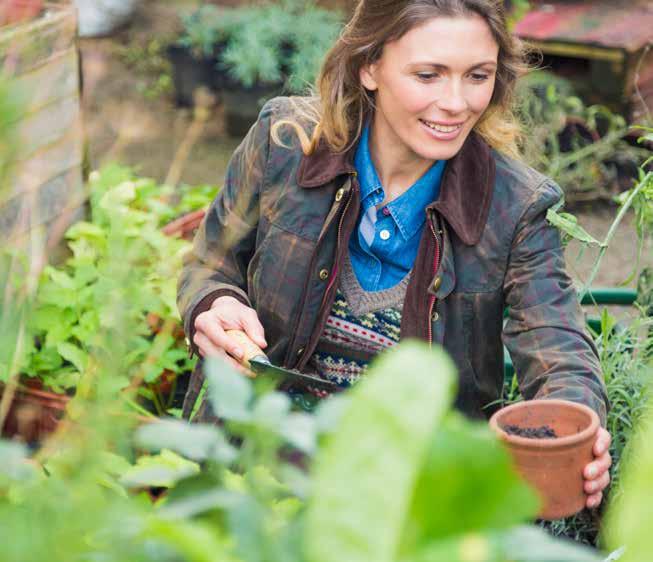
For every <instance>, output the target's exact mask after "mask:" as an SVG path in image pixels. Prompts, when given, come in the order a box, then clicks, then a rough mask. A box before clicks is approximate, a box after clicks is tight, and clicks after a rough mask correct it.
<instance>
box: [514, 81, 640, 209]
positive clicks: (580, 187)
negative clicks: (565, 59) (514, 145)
mask: <svg viewBox="0 0 653 562" xmlns="http://www.w3.org/2000/svg"><path fill="white" fill-rule="evenodd" d="M518 99H519V105H518V114H519V115H520V118H521V119H522V121H523V122H524V123H525V125H526V129H527V130H528V136H527V137H525V138H524V143H523V147H522V152H523V154H524V157H525V159H526V161H527V162H528V163H529V164H530V165H531V166H533V167H534V168H535V169H537V170H539V171H540V172H542V173H543V174H545V175H547V176H549V177H551V178H553V179H554V180H555V181H556V182H557V183H558V184H560V185H561V186H562V188H563V189H564V191H565V198H566V200H567V202H568V203H569V204H571V205H573V204H575V203H578V202H581V201H594V200H608V201H609V200H612V198H613V197H614V196H615V195H616V194H619V193H620V192H621V191H623V190H624V186H627V187H630V184H631V183H632V180H631V174H634V173H635V172H636V169H637V162H640V161H642V160H643V159H644V158H645V157H646V155H647V152H646V151H645V150H643V149H640V148H638V147H634V146H631V145H630V144H629V143H628V142H627V141H626V138H625V137H626V135H627V133H628V129H629V128H628V126H627V124H626V122H625V120H624V119H623V117H621V116H619V115H616V114H614V113H612V112H611V111H610V110H609V109H607V108H606V107H603V106H598V105H592V106H589V107H588V106H585V105H584V104H583V102H582V101H581V100H580V98H578V97H577V96H576V95H575V94H574V92H573V88H572V87H571V85H570V83H569V82H568V81H566V80H565V79H563V78H559V77H557V76H555V75H552V74H550V73H548V72H546V71H536V72H532V73H531V74H529V75H528V76H526V77H524V78H523V79H522V80H520V83H519V87H518Z"/></svg>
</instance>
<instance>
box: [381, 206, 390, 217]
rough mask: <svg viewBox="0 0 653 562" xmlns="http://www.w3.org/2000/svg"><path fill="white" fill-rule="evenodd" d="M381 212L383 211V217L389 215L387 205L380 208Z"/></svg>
mask: <svg viewBox="0 0 653 562" xmlns="http://www.w3.org/2000/svg"><path fill="white" fill-rule="evenodd" d="M381 212H382V213H383V216H384V217H387V216H389V215H390V209H388V208H387V207H383V209H381Z"/></svg>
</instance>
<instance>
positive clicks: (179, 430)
mask: <svg viewBox="0 0 653 562" xmlns="http://www.w3.org/2000/svg"><path fill="white" fill-rule="evenodd" d="M136 441H137V443H138V444H139V445H140V446H141V447H144V448H146V449H148V450H161V449H171V450H173V451H175V452H177V453H179V454H180V455H182V456H184V457H188V458H189V459H193V460H196V461H203V460H209V459H212V460H216V461H218V462H222V463H225V464H228V463H230V462H232V461H233V460H234V459H235V458H236V456H237V453H236V450H235V449H234V448H233V447H232V446H231V445H229V444H228V443H227V442H226V440H225V438H224V437H223V435H222V434H221V433H220V431H219V430H218V428H216V427H212V426H209V425H190V424H188V423H186V422H182V421H178V420H161V421H157V422H154V423H150V424H148V425H145V426H143V427H140V428H139V429H138V430H137V432H136Z"/></svg>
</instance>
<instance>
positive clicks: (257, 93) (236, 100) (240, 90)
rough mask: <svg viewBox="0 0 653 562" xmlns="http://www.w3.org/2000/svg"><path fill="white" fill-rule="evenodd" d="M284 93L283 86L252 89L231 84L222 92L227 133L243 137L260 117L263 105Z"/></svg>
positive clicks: (266, 85)
mask: <svg viewBox="0 0 653 562" xmlns="http://www.w3.org/2000/svg"><path fill="white" fill-rule="evenodd" d="M282 91H283V85H282V84H255V85H254V86H252V87H251V88H245V87H244V86H242V85H236V84H233V83H231V84H230V85H229V86H228V87H227V88H226V89H225V90H224V91H223V92H222V102H223V104H224V116H225V125H226V129H227V133H228V134H229V135H230V136H232V137H243V136H245V135H246V134H247V131H249V128H250V127H251V126H252V125H253V124H254V122H255V121H256V118H257V117H258V114H259V111H260V110H261V107H263V104H264V103H265V102H266V101H267V100H269V99H270V98H273V97H275V96H278V95H280V94H281V93H282Z"/></svg>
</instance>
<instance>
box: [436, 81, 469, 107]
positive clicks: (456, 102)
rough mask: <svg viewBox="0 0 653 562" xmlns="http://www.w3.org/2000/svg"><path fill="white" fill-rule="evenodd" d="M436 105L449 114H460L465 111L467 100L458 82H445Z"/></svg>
mask: <svg viewBox="0 0 653 562" xmlns="http://www.w3.org/2000/svg"><path fill="white" fill-rule="evenodd" d="M437 105H438V107H439V108H440V109H442V110H443V111H447V112H449V113H462V112H463V111H465V110H466V109H467V100H466V99H465V95H464V92H463V85H462V83H461V81H460V80H456V79H451V80H447V81H446V84H444V85H443V88H442V90H441V91H440V97H439V98H438V101H437Z"/></svg>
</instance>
